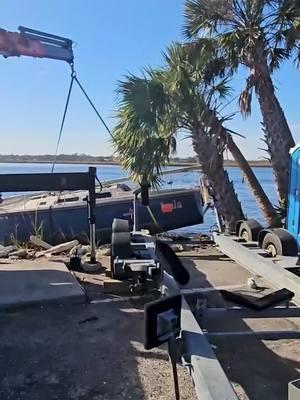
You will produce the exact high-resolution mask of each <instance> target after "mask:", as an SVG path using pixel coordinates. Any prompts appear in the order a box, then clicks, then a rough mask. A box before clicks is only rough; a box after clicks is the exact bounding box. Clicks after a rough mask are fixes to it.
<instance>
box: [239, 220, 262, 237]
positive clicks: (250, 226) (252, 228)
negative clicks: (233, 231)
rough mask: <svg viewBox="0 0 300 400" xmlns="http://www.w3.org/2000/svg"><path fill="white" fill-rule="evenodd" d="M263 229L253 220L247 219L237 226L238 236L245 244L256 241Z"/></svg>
mask: <svg viewBox="0 0 300 400" xmlns="http://www.w3.org/2000/svg"><path fill="white" fill-rule="evenodd" d="M262 229H263V227H262V226H261V224H260V223H259V222H257V221H256V220H255V219H248V220H247V221H242V222H241V223H240V224H239V229H238V236H239V237H240V238H242V239H244V240H245V241H246V242H252V241H258V234H259V232H260V231H261V230H262Z"/></svg>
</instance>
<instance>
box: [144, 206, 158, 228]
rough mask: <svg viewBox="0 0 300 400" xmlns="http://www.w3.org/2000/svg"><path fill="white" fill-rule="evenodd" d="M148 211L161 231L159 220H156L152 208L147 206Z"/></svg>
mask: <svg viewBox="0 0 300 400" xmlns="http://www.w3.org/2000/svg"><path fill="white" fill-rule="evenodd" d="M147 210H148V212H149V214H150V217H151V218H152V220H153V222H154V223H155V225H156V226H157V227H158V228H160V229H161V226H160V225H159V223H158V222H157V219H156V218H155V216H154V214H153V212H152V210H151V208H150V206H147Z"/></svg>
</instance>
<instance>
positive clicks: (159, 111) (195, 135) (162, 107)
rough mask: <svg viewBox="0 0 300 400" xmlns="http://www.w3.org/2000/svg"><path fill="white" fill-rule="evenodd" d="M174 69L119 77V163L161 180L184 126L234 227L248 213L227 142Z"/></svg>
mask: <svg viewBox="0 0 300 400" xmlns="http://www.w3.org/2000/svg"><path fill="white" fill-rule="evenodd" d="M170 75H171V74H170V73H169V71H153V70H152V71H149V70H148V71H145V75H144V77H143V78H140V77H136V76H127V77H126V80H125V81H123V82H120V84H119V93H120V95H121V101H120V106H119V109H118V113H117V118H118V123H117V125H116V127H115V129H114V131H113V143H114V144H115V146H116V148H117V151H118V155H119V159H120V162H121V165H122V166H123V168H125V169H126V170H127V171H128V172H129V173H130V174H131V176H132V177H133V179H134V180H135V181H137V182H154V183H158V180H159V174H160V172H161V168H162V167H163V166H164V165H166V164H167V163H168V161H169V158H170V156H171V155H172V154H174V151H175V149H176V136H177V134H178V131H180V130H181V129H185V132H188V134H189V135H190V136H191V137H192V142H193V148H194V150H195V153H196V155H197V157H198V160H199V163H200V164H201V167H202V171H203V173H204V174H205V175H206V176H207V178H208V180H209V182H210V184H211V185H212V187H213V189H214V192H215V197H216V199H217V202H216V206H217V208H218V211H219V213H220V214H221V215H222V217H223V219H224V223H225V227H226V229H227V230H229V231H234V230H235V224H236V222H237V221H238V220H239V219H244V214H243V212H242V208H241V205H240V202H239V200H238V198H237V195H236V193H235V191H234V187H233V184H232V182H231V181H230V179H229V176H228V174H227V171H226V170H225V169H224V168H223V146H222V144H221V142H220V140H219V138H218V137H217V136H216V135H214V134H213V133H211V132H210V131H209V130H208V129H206V127H205V125H204V124H203V122H202V116H201V114H202V113H203V110H202V109H201V104H200V103H199V104H197V102H195V101H193V96H194V95H195V93H193V92H192V91H191V88H187V87H186V88H184V87H183V83H182V82H180V83H179V84H180V86H181V90H178V91H177V89H176V87H177V83H178V82H174V81H171V80H170ZM172 83H173V86H172V85H171V84H172ZM172 93H173V95H172Z"/></svg>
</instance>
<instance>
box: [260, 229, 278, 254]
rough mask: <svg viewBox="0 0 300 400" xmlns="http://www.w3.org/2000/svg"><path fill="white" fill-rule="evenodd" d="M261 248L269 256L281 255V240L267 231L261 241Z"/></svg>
mask: <svg viewBox="0 0 300 400" xmlns="http://www.w3.org/2000/svg"><path fill="white" fill-rule="evenodd" d="M262 249H263V250H266V252H267V253H268V254H269V255H270V256H271V257H276V256H282V244H281V240H280V239H279V238H278V237H277V236H275V235H273V233H267V234H266V236H265V237H264V240H263V242H262Z"/></svg>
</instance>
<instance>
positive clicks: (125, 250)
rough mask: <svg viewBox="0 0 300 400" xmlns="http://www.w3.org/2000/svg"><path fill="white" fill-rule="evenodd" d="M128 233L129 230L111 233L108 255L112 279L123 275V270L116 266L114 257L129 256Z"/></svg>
mask: <svg viewBox="0 0 300 400" xmlns="http://www.w3.org/2000/svg"><path fill="white" fill-rule="evenodd" d="M130 239H131V236H130V233H129V232H113V233H112V235H111V256H110V268H111V277H112V278H114V279H122V278H124V277H125V272H124V271H123V270H122V269H121V268H118V267H116V264H115V259H116V258H117V257H118V258H120V259H124V258H129V257H131V255H132V253H131V247H130Z"/></svg>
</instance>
